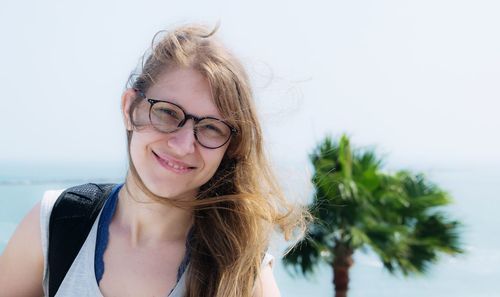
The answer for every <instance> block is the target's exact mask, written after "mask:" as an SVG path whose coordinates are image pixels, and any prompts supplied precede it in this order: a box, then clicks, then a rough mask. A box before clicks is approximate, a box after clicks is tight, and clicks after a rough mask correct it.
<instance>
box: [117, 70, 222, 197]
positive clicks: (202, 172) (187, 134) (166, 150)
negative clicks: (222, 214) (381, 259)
mask: <svg viewBox="0 0 500 297" xmlns="http://www.w3.org/2000/svg"><path fill="white" fill-rule="evenodd" d="M145 95H146V97H148V98H152V99H157V100H166V101H170V102H172V103H175V104H177V105H179V106H180V107H182V109H184V111H185V112H186V113H188V114H192V115H195V116H197V117H203V116H212V117H216V118H219V119H221V118H222V117H221V115H220V113H219V111H218V110H217V107H216V106H215V104H214V102H213V98H212V94H211V89H210V85H209V83H208V80H207V79H206V78H205V77H204V76H202V75H201V74H200V73H199V72H198V71H196V70H194V69H190V68H176V69H171V70H169V71H167V72H165V73H163V74H162V75H160V76H159V77H158V78H157V79H156V83H155V84H154V85H153V86H151V87H150V88H149V90H148V91H147V93H146V94H145ZM136 96H137V95H136V94H135V92H134V91H133V90H127V91H125V93H124V95H123V112H124V115H125V121H126V123H130V121H128V120H129V119H128V109H129V106H130V103H131V102H132V100H133V99H134V98H135V97H136ZM143 100H145V101H146V99H143ZM149 106H150V104H149V103H148V102H142V103H141V104H140V105H139V107H138V108H139V109H143V110H138V112H142V113H143V114H144V113H146V114H147V113H148V110H149ZM193 124H194V122H193V120H188V121H187V122H186V123H185V125H184V126H183V127H182V128H180V129H179V130H177V131H175V132H172V133H162V132H158V131H157V130H155V129H154V128H152V127H148V128H146V129H140V130H139V131H134V132H133V133H132V139H131V143H130V155H131V158H132V161H133V163H134V165H135V168H136V169H137V172H138V174H139V176H140V177H141V179H142V181H143V182H144V184H145V185H146V187H147V188H148V189H149V190H150V191H151V192H153V193H154V194H156V195H159V196H163V197H169V198H180V199H193V198H194V197H195V196H196V194H197V192H198V189H199V188H200V186H202V185H203V184H205V183H206V182H207V181H208V180H210V178H211V177H212V176H213V175H214V173H215V171H216V170H217V168H218V166H219V164H220V162H221V160H222V158H223V156H224V153H225V152H226V149H227V146H228V144H229V142H228V143H226V144H225V145H224V146H222V147H220V148H217V149H209V148H205V147H203V146H201V145H200V144H199V143H198V142H197V141H196V139H195V136H194V132H193ZM129 126H130V125H128V127H129Z"/></svg>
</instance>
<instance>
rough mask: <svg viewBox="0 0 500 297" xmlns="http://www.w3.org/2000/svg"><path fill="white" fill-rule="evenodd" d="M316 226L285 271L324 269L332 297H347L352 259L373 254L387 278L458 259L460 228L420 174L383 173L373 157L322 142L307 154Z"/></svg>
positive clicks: (343, 142) (444, 199)
mask: <svg viewBox="0 0 500 297" xmlns="http://www.w3.org/2000/svg"><path fill="white" fill-rule="evenodd" d="M310 159H311V161H312V163H313V165H314V168H315V173H314V176H313V179H312V181H313V184H314V186H315V190H316V193H315V196H314V199H313V202H312V204H311V205H310V210H311V213H312V214H313V216H314V217H315V221H314V222H313V223H312V224H311V225H310V227H309V232H308V236H306V237H305V238H304V239H302V240H301V241H300V242H299V243H298V244H297V245H296V246H295V247H294V248H292V249H291V250H290V252H289V253H288V254H287V255H286V256H285V258H284V263H285V265H287V266H292V267H294V268H295V272H297V273H302V274H304V275H306V276H308V275H310V274H312V273H313V272H314V269H315V268H316V267H317V265H318V264H319V263H320V262H322V261H326V262H327V263H328V264H329V265H331V267H332V269H333V275H334V279H333V283H334V286H335V296H336V297H345V296H347V290H348V284H349V268H350V267H351V266H352V265H353V258H352V256H353V253H354V252H355V251H356V250H357V249H359V248H370V249H371V250H372V251H374V252H375V254H377V255H378V256H379V258H380V261H381V262H382V263H383V265H384V267H385V268H386V269H387V270H388V271H389V272H391V273H397V272H400V273H402V274H403V275H405V276H407V275H411V274H418V273H425V272H426V271H427V269H428V268H429V266H430V264H432V263H435V262H436V261H437V260H438V256H439V254H440V253H446V254H451V255H455V254H459V253H462V252H463V250H462V248H461V247H460V238H459V230H460V223H459V222H458V221H454V220H451V219H449V218H448V217H447V215H446V214H445V213H444V212H443V208H444V206H446V205H447V204H449V203H450V202H451V197H450V196H449V195H448V194H447V193H446V192H444V191H443V190H441V189H439V188H438V187H437V186H436V185H434V184H432V183H431V182H429V181H428V180H426V179H425V177H424V176H423V175H422V174H413V173H411V172H408V171H400V172H396V173H393V174H390V173H386V172H383V171H382V170H381V168H382V160H381V159H379V158H377V157H376V155H375V153H374V152H373V151H372V150H356V151H354V150H352V149H351V146H350V144H349V139H348V137H347V136H345V135H343V136H342V137H341V139H340V141H338V142H333V141H332V139H331V138H330V137H327V138H326V139H325V140H324V141H323V142H322V143H321V144H320V145H319V146H318V147H317V148H316V149H315V150H314V152H313V153H312V154H311V156H310Z"/></svg>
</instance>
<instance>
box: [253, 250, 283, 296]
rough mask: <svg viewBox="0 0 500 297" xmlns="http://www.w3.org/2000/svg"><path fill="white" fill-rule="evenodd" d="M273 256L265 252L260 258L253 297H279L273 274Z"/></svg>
mask: <svg viewBox="0 0 500 297" xmlns="http://www.w3.org/2000/svg"><path fill="white" fill-rule="evenodd" d="M273 266H274V257H273V256H272V255H271V254H269V253H266V254H265V256H264V259H263V260H262V266H261V270H260V274H259V277H258V278H257V282H256V285H255V290H254V294H253V297H280V296H281V295H280V291H279V289H278V285H277V284H276V279H275V278H274V274H273Z"/></svg>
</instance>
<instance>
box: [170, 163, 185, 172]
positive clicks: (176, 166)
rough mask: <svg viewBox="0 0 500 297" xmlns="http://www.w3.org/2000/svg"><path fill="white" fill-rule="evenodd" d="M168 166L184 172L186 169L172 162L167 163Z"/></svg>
mask: <svg viewBox="0 0 500 297" xmlns="http://www.w3.org/2000/svg"><path fill="white" fill-rule="evenodd" d="M167 164H168V166H170V167H173V168H174V169H179V170H185V169H187V168H186V167H182V166H179V165H177V164H174V163H172V162H169V161H167Z"/></svg>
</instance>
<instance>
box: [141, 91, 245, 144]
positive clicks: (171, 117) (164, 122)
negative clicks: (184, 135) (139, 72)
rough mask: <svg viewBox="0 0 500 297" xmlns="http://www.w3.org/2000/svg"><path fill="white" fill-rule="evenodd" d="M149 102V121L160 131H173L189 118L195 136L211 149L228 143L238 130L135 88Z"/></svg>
mask: <svg viewBox="0 0 500 297" xmlns="http://www.w3.org/2000/svg"><path fill="white" fill-rule="evenodd" d="M134 90H135V91H136V93H138V94H139V95H140V96H141V97H143V98H144V99H146V100H147V101H148V102H149V104H150V107H149V122H150V123H151V125H152V126H153V127H154V128H155V129H156V130H158V131H160V132H163V133H172V132H175V131H177V130H179V129H180V128H182V127H183V126H184V125H185V124H186V122H187V121H188V120H189V119H192V120H193V121H194V126H193V130H194V138H195V139H196V141H198V143H199V144H200V145H201V146H203V147H205V148H209V149H216V148H219V147H221V146H223V145H224V144H226V143H227V142H228V141H229V139H231V135H232V134H235V133H237V130H236V129H235V128H233V127H231V125H229V124H228V123H226V122H224V121H223V120H220V119H218V118H214V117H201V118H199V117H197V116H194V115H192V114H188V113H186V112H185V111H184V110H183V109H182V107H180V106H179V105H177V104H175V103H172V102H168V101H164V100H156V99H151V98H147V97H146V95H145V94H144V93H143V92H142V91H140V90H138V89H134Z"/></svg>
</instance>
